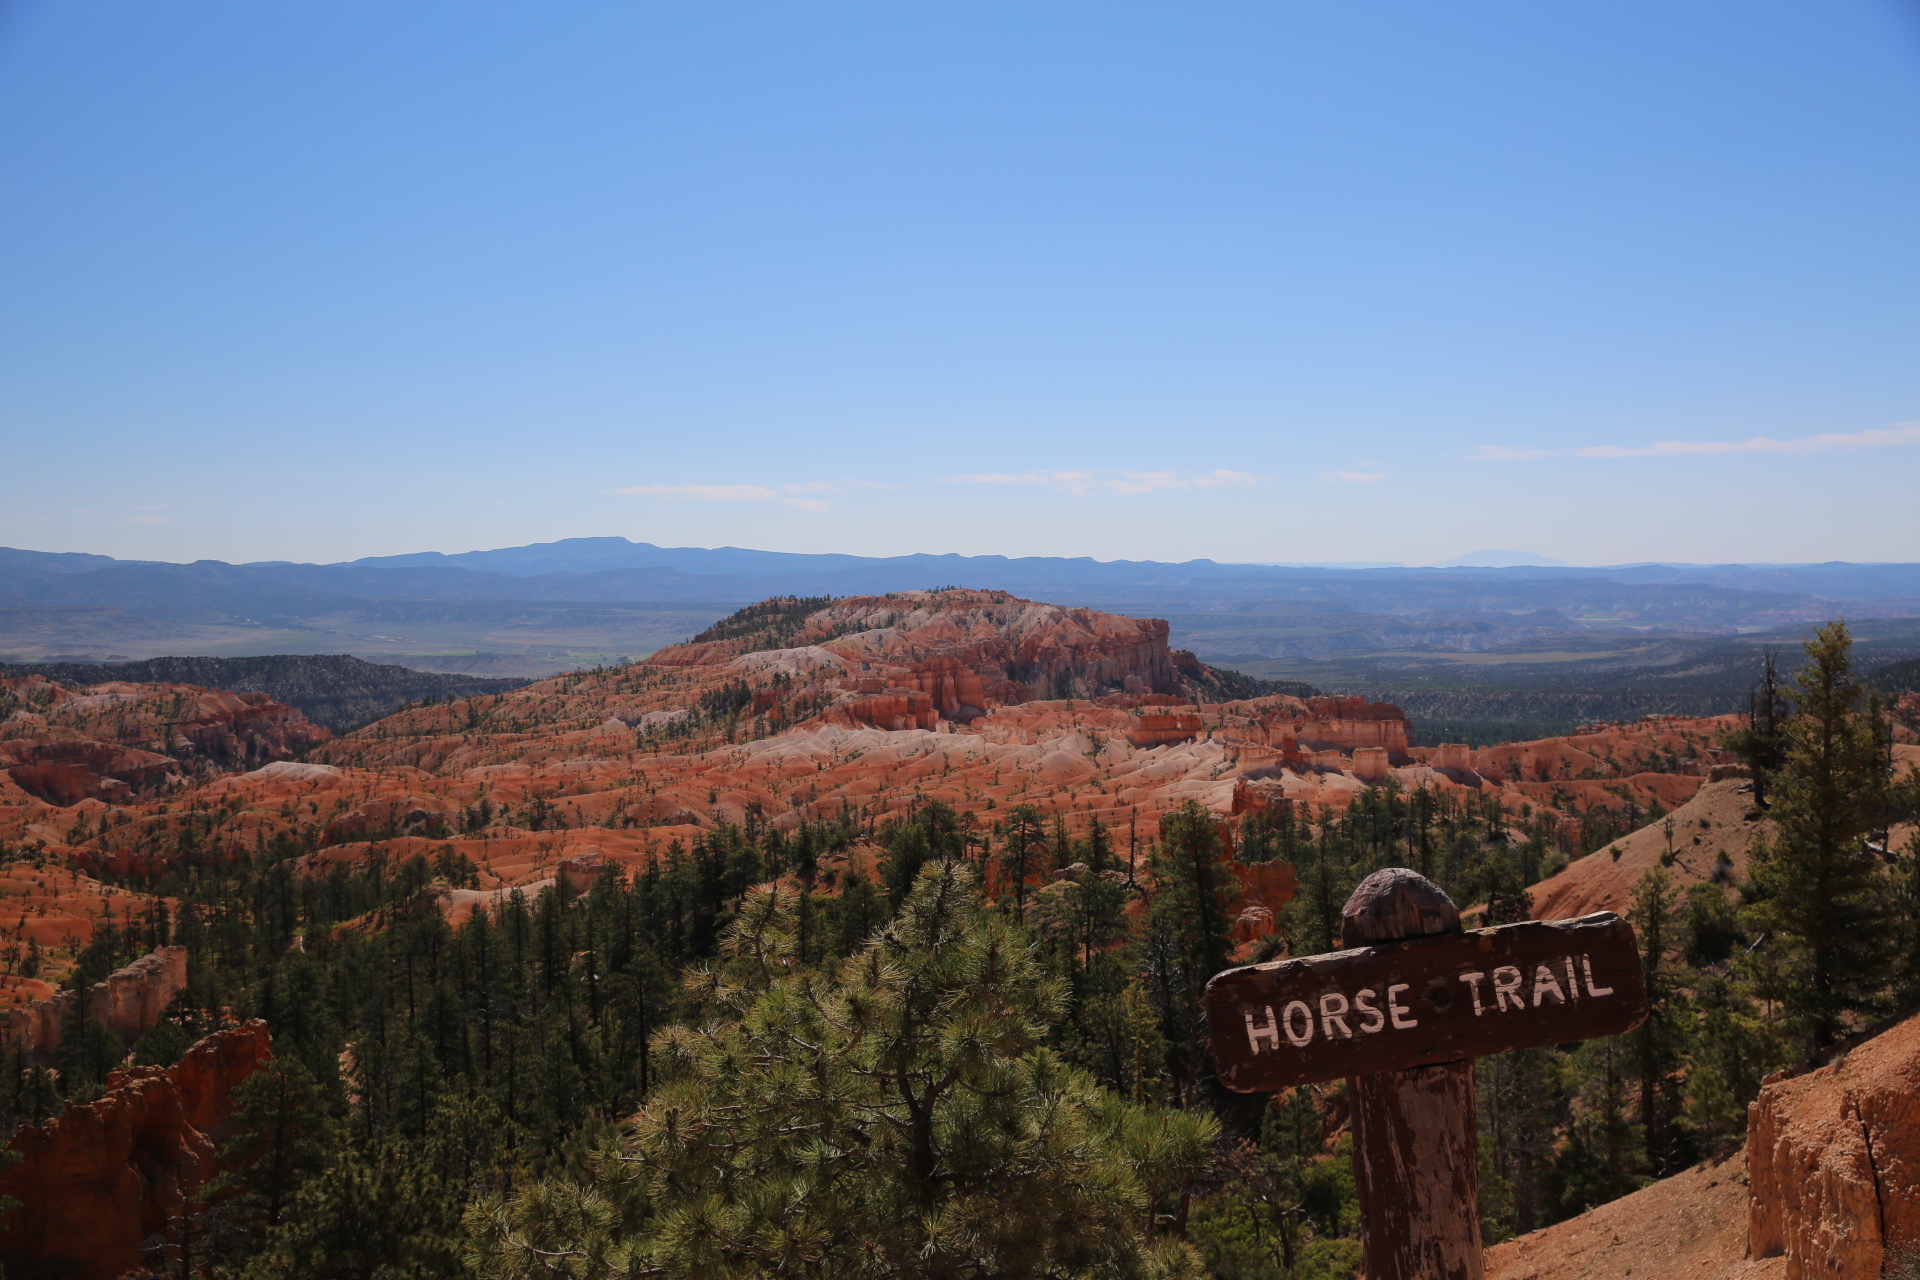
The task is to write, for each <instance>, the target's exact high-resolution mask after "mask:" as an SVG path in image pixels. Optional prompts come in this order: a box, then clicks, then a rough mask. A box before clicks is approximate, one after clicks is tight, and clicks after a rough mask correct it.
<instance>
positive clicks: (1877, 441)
mask: <svg viewBox="0 0 1920 1280" xmlns="http://www.w3.org/2000/svg"><path fill="white" fill-rule="evenodd" d="M1907 444H1920V422H1904V423H1900V424H1898V425H1896V426H1892V427H1881V428H1876V429H1874V430H1870V431H1853V432H1836V431H1829V432H1825V433H1823V434H1821V435H1817V436H1797V437H1795V438H1794V439H1791V440H1775V439H1773V438H1772V437H1771V436H1754V437H1752V438H1751V439H1747V440H1661V441H1656V442H1655V443H1653V444H1643V445H1619V444H1594V445H1585V446H1582V447H1581V448H1577V449H1525V448H1521V449H1516V448H1510V447H1508V446H1506V445H1498V444H1483V445H1480V446H1479V447H1478V448H1477V449H1476V450H1475V456H1476V457H1477V458H1479V460H1480V461H1482V462H1532V461H1535V460H1536V459H1539V458H1555V457H1561V458H1687V457H1703V456H1713V455H1717V454H1726V453H1782V454H1809V453H1839V452H1844V451H1847V450H1852V449H1886V448H1891V447H1893V446H1896V445H1907Z"/></svg>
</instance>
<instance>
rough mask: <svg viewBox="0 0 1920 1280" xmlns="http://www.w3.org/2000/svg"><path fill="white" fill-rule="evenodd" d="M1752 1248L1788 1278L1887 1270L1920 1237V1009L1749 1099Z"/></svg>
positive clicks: (1869, 1276)
mask: <svg viewBox="0 0 1920 1280" xmlns="http://www.w3.org/2000/svg"><path fill="white" fill-rule="evenodd" d="M1748 1115H1749V1118H1748V1122H1747V1172H1748V1182H1749V1196H1750V1211H1749V1218H1748V1240H1747V1247H1748V1254H1749V1256H1751V1257H1755V1258H1769V1257H1775V1256H1780V1255H1784V1256H1785V1258H1786V1260H1787V1268H1786V1274H1787V1277H1788V1280H1814V1277H1856V1276H1857V1277H1860V1280H1877V1277H1878V1276H1880V1274H1881V1268H1882V1265H1883V1263H1884V1262H1886V1261H1887V1260H1888V1259H1887V1250H1888V1248H1889V1246H1891V1245H1893V1244H1900V1245H1912V1244H1914V1243H1920V1018H1908V1019H1907V1020H1906V1021H1904V1022H1902V1023H1899V1024H1898V1025H1896V1026H1894V1027H1893V1028H1892V1029H1890V1030H1888V1031H1886V1032H1884V1033H1882V1034H1880V1035H1878V1036H1875V1037H1873V1038H1872V1039H1870V1040H1868V1041H1866V1042H1865V1043H1864V1044H1860V1045H1858V1046H1856V1047H1854V1048H1853V1049H1851V1050H1850V1051H1849V1052H1847V1053H1845V1054H1842V1055H1841V1056H1839V1057H1838V1058H1836V1059H1835V1060H1834V1061H1833V1062H1831V1063H1830V1064H1828V1065H1826V1066H1823V1067H1821V1068H1819V1069H1818V1070H1815V1071H1810V1072H1808V1073H1806V1074H1805V1075H1799V1076H1793V1077H1790V1078H1785V1079H1781V1078H1777V1077H1776V1078H1773V1079H1772V1080H1771V1081H1770V1082H1769V1083H1768V1084H1767V1085H1766V1086H1765V1087H1764V1088H1762V1089H1761V1090H1760V1098H1759V1101H1757V1102H1755V1103H1754V1104H1753V1105H1752V1107H1751V1108H1750V1109H1749V1113H1748Z"/></svg>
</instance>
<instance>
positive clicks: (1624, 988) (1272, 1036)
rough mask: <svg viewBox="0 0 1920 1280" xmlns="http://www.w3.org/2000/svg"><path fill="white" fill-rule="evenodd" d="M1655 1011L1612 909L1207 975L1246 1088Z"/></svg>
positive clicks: (1449, 1055)
mask: <svg viewBox="0 0 1920 1280" xmlns="http://www.w3.org/2000/svg"><path fill="white" fill-rule="evenodd" d="M1646 1016H1647V993H1646V986H1645V983H1644V980H1643V977H1642V974H1641V970H1640V951H1639V948H1638V947H1637V946H1636V945H1635V944H1634V940H1633V929H1632V927H1631V926H1630V925H1628V924H1627V922H1626V921H1625V920H1622V919H1621V918H1620V917H1619V916H1616V915H1614V914H1613V913H1612V912H1610V911H1603V912H1600V913H1598V914H1596V915H1590V916H1582V917H1580V918H1579V919H1578V920H1555V921H1542V920H1527V921H1523V922H1522V923H1520V924H1508V925H1500V926H1497V927H1495V928H1492V929H1476V930H1474V931H1473V932H1471V933H1441V934H1433V935H1430V936H1427V937H1424V938H1417V939H1409V940H1407V941H1404V942H1386V943H1381V944H1379V945H1376V946H1370V947H1358V948H1355V949H1353V950H1350V951H1334V952H1331V953H1329V954H1327V955H1319V956H1307V957H1305V958H1304V959H1299V960H1283V961H1280V962H1278V963H1275V964H1257V965H1249V966H1247V967H1246V968H1244V969H1229V970H1227V971H1226V972H1225V973H1222V974H1219V975H1217V976H1216V977H1215V978H1214V979H1213V981H1211V982H1209V983H1208V984H1207V1020H1208V1023H1209V1029H1210V1030H1211V1032H1212V1050H1213V1058H1214V1062H1215V1063H1216V1064H1217V1065H1218V1067H1219V1071H1220V1081H1221V1083H1222V1084H1224V1085H1226V1086H1227V1087H1228V1088H1229V1089H1238V1090H1240V1091H1241V1092H1245V1093H1251V1092H1256V1091H1257V1092H1266V1093H1271V1092H1275V1091H1277V1090H1280V1089H1285V1088H1288V1087H1289V1086H1292V1085H1296V1084H1311V1083H1314V1082H1316V1081H1321V1080H1338V1079H1341V1078H1343V1077H1346V1076H1363V1075H1372V1074H1373V1073H1374V1072H1377V1071H1401V1070H1405V1069H1406V1068H1408V1067H1420V1066H1427V1065H1429V1064H1432V1063H1437V1062H1457V1061H1459V1060H1460V1059H1461V1058H1477V1057H1481V1056H1483V1055H1485V1054H1490V1053H1504V1052H1506V1051H1507V1050H1509V1049H1532V1048H1537V1047H1538V1046H1540V1045H1547V1044H1560V1043H1563V1042H1565V1041H1568V1040H1590V1039H1593V1038H1594V1037H1596V1036H1613V1035H1619V1034H1620V1033H1621V1032H1623V1031H1630V1030H1632V1029H1633V1028H1634V1027H1637V1026H1639V1025H1640V1023H1641V1022H1642V1021H1643V1020H1644V1019H1645V1018H1646Z"/></svg>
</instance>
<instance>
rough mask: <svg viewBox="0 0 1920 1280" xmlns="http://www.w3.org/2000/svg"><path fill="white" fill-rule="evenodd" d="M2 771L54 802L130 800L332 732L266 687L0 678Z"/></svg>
mask: <svg viewBox="0 0 1920 1280" xmlns="http://www.w3.org/2000/svg"><path fill="white" fill-rule="evenodd" d="M6 707H10V708H21V709H16V710H13V711H12V712H11V714H9V715H8V716H7V717H6V718H5V719H4V720H0V770H4V771H5V773H6V774H7V775H8V776H9V777H10V779H11V781H12V782H13V783H14V784H15V785H16V786H18V787H20V788H21V789H22V790H24V791H26V792H27V793H28V794H30V795H33V796H35V797H37V798H38V799H41V800H44V801H46V802H47V803H49V804H55V805H62V806H66V805H73V804H77V803H79V802H80V801H82V800H89V799H98V800H105V801H108V802H109V803H116V804H117V803H124V802H126V801H127V800H129V799H131V798H133V797H134V796H135V795H136V794H140V793H148V792H152V791H154V790H156V789H158V788H159V787H160V786H162V785H164V784H165V783H166V781H167V780H168V778H170V777H172V776H173V775H175V774H178V773H181V772H185V771H188V770H191V769H194V768H197V767H200V768H204V767H210V766H228V767H231V766H236V765H243V764H247V763H250V762H257V761H263V760H284V759H286V758H287V757H289V756H292V755H294V754H296V753H297V752H300V751H303V750H305V749H306V748H308V747H311V746H315V745H317V744H319V743H321V742H324V741H326V740H327V739H328V738H329V737H331V736H332V735H331V734H329V733H328V731H327V730H325V729H323V728H321V727H320V726H319V725H316V724H311V723H309V722H308V720H307V718H306V717H305V716H303V715H301V714H300V713H299V712H298V711H296V710H294V709H293V708H292V707H288V706H283V705H281V704H280V703H278V702H275V701H273V700H272V699H271V698H269V697H267V695H266V694H264V693H228V692H224V691H221V690H216V689H201V688H198V687H196V686H193V685H184V684H128V683H126V682H124V681H108V682H106V683H104V684H97V685H92V686H90V687H88V688H85V689H82V690H80V691H78V692H76V691H74V690H71V689H67V688H65V687H63V686H61V685H57V684H54V683H53V682H52V681H49V680H46V679H43V678H41V677H39V676H27V677H21V678H7V679H0V708H6Z"/></svg>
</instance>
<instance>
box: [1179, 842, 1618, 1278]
mask: <svg viewBox="0 0 1920 1280" xmlns="http://www.w3.org/2000/svg"><path fill="white" fill-rule="evenodd" d="M1341 941H1342V942H1343V943H1344V944H1345V945H1346V946H1347V947H1348V950H1344V951H1335V952H1330V953H1328V954H1326V955H1319V956H1306V957H1303V958H1301V959H1298V960H1285V961H1281V962H1279V963H1276V964H1264V965H1249V966H1247V967H1245V968H1241V969H1229V970H1227V971H1226V972H1224V973H1220V974H1216V975H1215V976H1214V978H1213V980H1212V981H1211V982H1209V983H1208V984H1207V997H1206V1003H1207V1020H1208V1025H1209V1029H1210V1031H1211V1039H1212V1051H1213V1057H1214V1062H1215V1063H1216V1065H1217V1066H1218V1069H1219V1074H1220V1080H1221V1082H1222V1083H1223V1084H1225V1085H1227V1087H1229V1088H1231V1089H1237V1090H1240V1091H1242V1092H1272V1091H1277V1090H1279V1089H1284V1088H1287V1087H1289V1086H1291V1085H1296V1084H1307V1083H1311V1082H1314V1081H1320V1080H1333V1079H1338V1078H1340V1077H1342V1076H1346V1077H1348V1078H1349V1098H1350V1101H1351V1103H1352V1108H1353V1125H1354V1145H1353V1155H1354V1178H1355V1182H1356V1185H1357V1188H1358V1191H1359V1195H1360V1215H1361V1224H1362V1231H1363V1233H1364V1246H1365V1265H1364V1270H1365V1274H1366V1276H1367V1277H1368V1280H1481V1277H1482V1275H1483V1274H1484V1265H1483V1259H1482V1250H1481V1247H1480V1188H1479V1142H1478V1138H1477V1136H1476V1134H1475V1129H1474V1106H1475V1104H1474V1088H1473V1059H1474V1058H1475V1057H1479V1056H1482V1055H1485V1054H1490V1053H1502V1052H1505V1051H1507V1050H1509V1049H1526V1048H1534V1047H1537V1046H1540V1045H1548V1044H1559V1043H1563V1042H1565V1041H1569V1040H1585V1039H1590V1038H1592V1037H1595V1036H1609V1035H1618V1034H1619V1033H1621V1032H1623V1031H1629V1030H1632V1029H1633V1028H1634V1027H1637V1026H1639V1025H1640V1023H1641V1022H1643V1021H1645V1020H1646V1016H1647V997H1646V987H1645V982H1644V978H1643V975H1642V973H1641V969H1640V954H1639V949H1638V947H1637V946H1636V945H1635V943H1634V938H1633V929H1632V927H1631V926H1630V925H1628V924H1627V922H1626V921H1624V920H1622V919H1620V918H1619V917H1618V916H1615V915H1613V914H1612V913H1610V912H1602V913H1599V914H1597V915H1590V916H1583V917H1581V918H1580V919H1578V920H1566V921H1551V922H1547V921H1534V920H1529V921H1524V922H1522V923H1520V924H1512V925H1501V926H1498V927H1496V928H1492V929H1478V930H1475V931H1473V932H1471V933H1464V932H1462V931H1461V928H1460V912H1459V909H1458V908H1456V907H1455V906H1454V904H1453V900H1452V899H1451V898H1449V897H1447V895H1446V893H1445V892H1444V891H1443V890H1442V889H1441V888H1440V887H1439V886H1438V885H1436V884H1434V883H1433V882H1432V881H1431V880H1428V879H1427V878H1426V877H1425V876H1422V875H1419V874H1418V873H1416V872H1413V871H1409V870H1407V869H1405V868H1404V867H1392V868H1388V869H1387V870H1384V871H1376V872H1374V873H1373V874H1372V875H1370V876H1368V877H1367V878H1366V879H1365V880H1363V881H1362V882H1361V883H1360V886H1359V887H1358V888H1356V889H1355V890H1354V891H1353V896H1352V897H1350V898H1348V899H1347V904H1346V907H1345V908H1344V909H1343V910H1342V912H1341Z"/></svg>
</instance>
